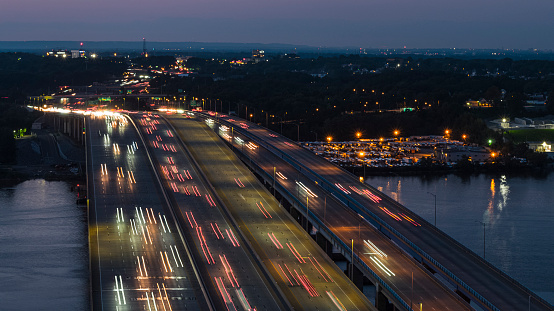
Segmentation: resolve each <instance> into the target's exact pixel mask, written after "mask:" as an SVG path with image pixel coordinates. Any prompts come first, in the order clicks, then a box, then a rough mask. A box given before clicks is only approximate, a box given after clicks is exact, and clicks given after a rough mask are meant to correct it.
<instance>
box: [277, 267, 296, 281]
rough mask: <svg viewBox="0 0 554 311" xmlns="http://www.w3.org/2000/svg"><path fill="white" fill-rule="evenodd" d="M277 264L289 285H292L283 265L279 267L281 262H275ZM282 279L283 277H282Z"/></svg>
mask: <svg viewBox="0 0 554 311" xmlns="http://www.w3.org/2000/svg"><path fill="white" fill-rule="evenodd" d="M277 265H278V266H279V269H281V272H282V273H283V275H284V276H285V277H286V278H287V281H289V284H290V286H294V284H293V283H292V282H291V280H290V278H289V277H288V275H287V274H286V273H285V270H283V267H281V264H277ZM281 278H282V277H281ZM283 281H284V279H283Z"/></svg>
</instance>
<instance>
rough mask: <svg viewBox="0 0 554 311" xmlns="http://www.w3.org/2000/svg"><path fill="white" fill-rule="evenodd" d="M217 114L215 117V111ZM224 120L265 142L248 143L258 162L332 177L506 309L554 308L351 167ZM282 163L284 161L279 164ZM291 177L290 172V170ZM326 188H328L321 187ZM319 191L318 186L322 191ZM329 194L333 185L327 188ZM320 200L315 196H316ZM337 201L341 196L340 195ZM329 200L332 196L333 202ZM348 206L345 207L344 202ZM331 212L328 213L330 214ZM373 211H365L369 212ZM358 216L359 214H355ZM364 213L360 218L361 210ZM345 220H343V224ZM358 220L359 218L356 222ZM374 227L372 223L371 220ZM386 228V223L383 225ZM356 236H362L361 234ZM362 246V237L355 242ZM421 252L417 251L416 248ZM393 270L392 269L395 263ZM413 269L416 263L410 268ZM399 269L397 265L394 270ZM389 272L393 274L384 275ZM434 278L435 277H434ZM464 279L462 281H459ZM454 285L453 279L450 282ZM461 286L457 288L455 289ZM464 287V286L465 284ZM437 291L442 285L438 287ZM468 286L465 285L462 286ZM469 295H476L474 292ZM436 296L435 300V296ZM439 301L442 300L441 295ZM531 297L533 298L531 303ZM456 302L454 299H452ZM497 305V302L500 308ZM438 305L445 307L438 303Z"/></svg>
mask: <svg viewBox="0 0 554 311" xmlns="http://www.w3.org/2000/svg"><path fill="white" fill-rule="evenodd" d="M212 118H213V117H212ZM220 120H223V121H224V122H223V123H224V124H226V126H228V127H231V126H232V127H234V130H235V131H236V132H235V133H236V134H238V133H244V134H245V135H247V136H248V138H249V139H248V140H246V139H245V140H246V141H250V140H253V141H254V143H256V144H259V145H260V148H257V149H255V150H251V149H248V148H247V149H246V150H245V151H246V153H247V154H248V155H249V156H251V157H252V158H253V159H255V162H256V163H257V164H260V165H262V167H263V168H264V170H265V171H266V172H268V173H272V172H273V167H276V166H277V167H278V170H281V169H282V170H284V168H282V167H284V166H282V165H285V166H286V165H288V166H289V167H290V163H291V162H294V163H295V164H297V166H299V167H302V168H304V169H303V170H301V171H300V172H296V171H290V173H289V174H291V173H292V174H296V175H297V177H296V178H295V177H292V179H297V180H299V179H301V177H300V176H302V175H304V174H305V175H306V176H307V177H308V178H307V179H308V180H307V181H305V185H307V186H308V187H309V188H310V189H312V191H316V190H317V189H318V188H319V189H321V187H319V186H316V185H315V184H314V182H313V180H314V179H315V180H320V182H321V180H325V181H326V182H327V185H326V189H327V190H330V188H329V186H331V187H332V189H331V190H332V191H331V192H333V193H335V194H337V195H338V196H340V197H342V198H343V199H342V200H340V201H342V202H344V201H345V200H346V201H347V203H348V205H350V206H355V207H358V208H360V207H361V208H362V209H363V210H365V211H368V212H370V213H368V214H371V213H372V214H374V215H376V216H377V217H378V218H379V219H380V221H381V220H382V221H384V223H385V224H386V225H387V226H390V227H391V228H392V229H393V230H394V231H396V232H397V233H399V234H400V235H402V236H404V237H407V238H408V239H409V240H410V241H411V242H412V243H413V244H415V245H416V246H417V247H418V248H419V249H420V250H422V251H423V252H424V253H426V254H428V255H429V256H430V257H431V258H433V259H434V260H436V261H437V262H438V263H439V264H440V265H442V266H443V267H444V268H445V269H446V270H448V271H450V272H451V273H452V274H453V275H455V276H456V277H457V278H459V279H461V280H462V281H463V282H465V284H467V286H468V287H470V288H472V289H473V290H474V291H476V292H477V293H478V294H480V295H482V296H483V297H484V298H485V300H488V301H489V302H491V303H492V305H494V307H496V308H498V309H500V310H513V309H516V310H520V309H521V310H523V309H527V308H528V307H529V306H530V305H532V306H533V308H535V309H536V310H551V309H552V307H551V306H550V305H548V303H546V302H544V301H542V300H541V299H540V298H538V297H537V296H536V295H535V294H533V293H532V292H531V291H529V290H528V289H526V288H525V287H523V286H521V285H520V284H519V283H517V282H515V281H514V280H512V279H511V278H509V277H507V276H506V275H504V274H502V273H501V272H499V270H497V269H495V268H493V267H492V266H490V265H489V264H488V263H487V262H485V261H484V260H482V259H481V258H480V257H478V256H477V255H475V254H474V253H473V252H471V251H469V250H468V249H466V248H464V247H463V246H461V245H460V244H458V243H457V242H455V241H453V240H452V239H450V238H449V237H448V236H446V235H445V234H444V233H442V232H440V231H439V230H438V229H436V228H435V227H434V226H432V225H431V224H429V223H427V222H426V221H425V220H423V219H421V218H420V217H418V216H417V215H415V214H414V213H412V212H411V211H409V210H408V209H406V208H405V207H403V206H401V205H400V204H398V203H397V202H395V201H393V200H392V199H390V198H388V197H386V196H385V195H384V194H382V193H380V192H379V191H377V190H375V189H373V188H371V187H369V186H368V185H365V184H362V183H360V182H359V181H358V180H357V178H356V177H355V176H352V175H351V174H348V173H346V172H345V171H344V170H342V169H341V168H339V167H337V166H335V165H333V164H331V163H329V162H327V161H326V160H325V159H323V158H321V157H318V156H316V155H314V154H313V153H312V152H310V151H309V150H306V149H304V148H302V147H300V146H298V145H297V144H296V143H294V142H292V141H290V140H288V139H286V138H284V137H282V136H280V135H277V134H275V133H273V132H271V131H268V130H267V129H265V128H263V127H260V126H258V125H256V124H253V123H250V122H247V121H244V120H241V119H237V118H230V117H227V116H223V117H220ZM264 146H265V147H267V148H268V149H270V150H271V152H267V150H265V149H264V148H261V147H264ZM279 158H286V159H287V160H288V161H287V162H286V164H285V163H284V162H278V159H279ZM275 163H279V164H275ZM289 177H290V176H289ZM279 182H280V183H282V184H283V185H284V186H285V187H286V186H287V181H284V180H282V179H281V180H279ZM290 186H291V185H289V186H288V189H291V187H290ZM321 190H323V189H321ZM316 193H317V192H316ZM324 193H326V194H327V195H328V194H329V193H330V192H329V191H324ZM312 201H315V200H312ZM335 201H336V202H337V203H338V201H339V200H335ZM313 203H314V204H312V202H310V206H312V207H313V208H314V209H316V211H317V213H318V217H320V218H326V219H327V221H329V215H330V214H329V213H330V211H331V209H330V208H329V207H330V206H329V205H327V208H326V211H324V212H323V213H320V211H321V210H320V209H317V203H316V202H313ZM328 203H329V202H328ZM342 205H343V208H342V210H344V204H342ZM325 213H326V215H325ZM368 214H365V215H366V217H368ZM354 218H355V217H354ZM358 218H360V217H359V216H358ZM340 223H342V224H343V225H340ZM340 223H337V224H336V225H333V226H332V227H334V228H335V229H338V228H342V230H343V231H344V232H348V233H350V235H351V234H352V231H353V230H352V229H354V228H353V227H352V224H353V223H352V221H350V222H348V221H346V220H343V221H341V222H340ZM354 223H355V222H354ZM366 223H367V222H365V219H362V221H360V226H363V225H364V224H366ZM367 227H368V228H369V227H371V226H367ZM381 229H382V228H381ZM362 230H363V229H361V228H360V231H361V232H360V231H359V234H358V236H359V237H361V238H358V240H359V241H360V243H359V246H358V247H359V248H360V247H363V245H364V244H362V243H364V242H363V241H365V240H366V239H365V238H363V231H362ZM382 231H384V232H386V234H388V235H390V236H392V237H394V239H395V240H396V241H398V242H399V243H400V241H401V238H399V236H398V235H396V233H394V232H391V231H390V230H387V229H385V230H382ZM348 239H355V238H354V237H347V240H348ZM355 241H356V240H355ZM354 247H355V248H356V243H355V245H354ZM409 247H411V246H409ZM413 253H416V256H417V252H412V254H413ZM424 262H425V263H426V264H429V265H430V266H431V267H432V268H433V269H435V270H439V269H440V268H439V267H436V266H434V265H433V264H430V263H429V260H424ZM375 267H376V270H377V271H379V269H380V268H379V267H377V266H375ZM399 267H408V266H405V265H402V264H401V265H400V266H399ZM391 270H392V269H391ZM404 270H411V269H404ZM392 271H393V272H394V270H392ZM406 272H408V274H410V273H409V271H403V273H402V274H401V275H405V274H406ZM383 277H385V278H387V277H388V278H389V279H390V276H387V275H383ZM399 278H401V277H399V276H398V275H395V278H394V279H399ZM421 280H422V278H420V277H416V275H415V274H414V282H415V283H414V286H413V287H414V294H413V295H414V296H415V295H416V293H415V288H422V287H421V286H422V285H423V284H417V285H416V283H417V282H418V281H420V282H421ZM389 281H391V282H392V284H398V283H396V281H395V280H389ZM449 281H450V283H451V284H452V283H453V284H456V283H457V281H454V280H449ZM405 283H406V282H405V281H402V282H401V284H405ZM429 284H430V283H429ZM458 285H459V284H458ZM397 286H398V289H399V291H400V292H402V293H404V294H403V295H404V297H405V298H404V300H405V301H413V300H414V299H417V298H412V297H410V296H412V294H411V293H412V288H411V286H410V287H409V288H406V286H402V285H397ZM448 286H449V287H451V288H452V287H453V286H452V285H448ZM455 289H456V288H452V290H455ZM458 289H460V290H461V289H462V288H461V286H460V287H459V288H458ZM435 292H436V291H435ZM462 292H463V290H462ZM468 296H470V295H469V294H468ZM429 298H430V297H425V295H422V296H421V297H420V298H419V299H421V300H422V301H425V302H424V305H425V303H427V304H429V303H430V301H429ZM475 299H476V298H475V297H472V300H475ZM431 301H432V300H431ZM437 301H438V300H437ZM530 301H531V303H530ZM449 305H450V304H449ZM494 307H493V308H494ZM437 310H442V309H441V308H437Z"/></svg>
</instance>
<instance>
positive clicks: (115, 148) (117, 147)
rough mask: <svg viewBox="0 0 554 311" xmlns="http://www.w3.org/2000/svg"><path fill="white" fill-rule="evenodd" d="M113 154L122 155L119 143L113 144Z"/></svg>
mask: <svg viewBox="0 0 554 311" xmlns="http://www.w3.org/2000/svg"><path fill="white" fill-rule="evenodd" d="M113 153H115V154H120V153H121V151H120V150H119V145H118V144H117V143H114V144H113Z"/></svg>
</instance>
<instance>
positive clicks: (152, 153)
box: [85, 113, 376, 310]
mask: <svg viewBox="0 0 554 311" xmlns="http://www.w3.org/2000/svg"><path fill="white" fill-rule="evenodd" d="M192 124H193V125H196V129H197V130H201V131H205V130H206V128H205V127H200V128H198V125H199V123H198V122H197V121H195V122H194V123H192ZM85 125H86V136H85V137H86V140H87V142H86V146H87V179H88V187H89V198H90V200H89V205H88V206H89V237H90V255H91V261H90V263H91V289H92V292H91V304H92V309H93V310H162V309H163V310H376V308H375V307H374V306H373V305H372V303H371V302H370V301H369V300H368V299H367V298H366V297H365V296H364V295H363V293H362V292H361V291H359V290H358V289H357V288H356V287H355V286H353V284H352V283H351V282H350V281H349V280H348V278H347V277H346V276H345V275H344V274H343V273H342V271H340V270H339V269H338V268H337V267H336V266H335V265H334V263H333V262H332V261H331V260H330V259H329V258H328V257H327V256H326V255H325V254H324V252H323V251H321V249H319V247H318V246H317V244H316V243H315V242H314V241H313V240H312V239H311V238H310V236H309V235H308V234H307V233H306V232H304V231H303V230H302V228H301V227H300V226H299V225H298V224H297V223H296V222H294V221H293V220H292V219H291V218H290V216H289V215H288V214H287V213H286V212H284V211H283V210H282V209H281V208H280V207H279V204H278V203H277V201H275V199H274V198H273V197H272V196H271V195H270V194H269V192H268V191H267V190H266V189H265V188H263V186H262V185H261V183H260V182H259V181H258V180H257V179H256V178H254V177H253V175H252V174H251V173H250V172H249V171H248V170H247V169H246V167H245V166H244V165H243V164H242V163H240V162H239V161H237V160H236V159H235V157H234V155H233V154H232V153H231V152H230V151H229V150H228V149H227V151H228V153H227V154H226V155H225V154H224V156H226V157H227V160H226V161H221V160H222V159H220V155H219V154H218V153H216V154H213V156H214V157H213V158H212V160H214V161H219V162H220V163H225V165H231V166H233V167H235V170H232V169H228V168H224V169H225V175H226V176H225V178H223V174H222V175H221V176H219V177H221V178H216V179H214V178H208V177H207V176H209V175H208V174H206V173H205V172H204V171H203V170H205V167H206V166H205V165H206V163H202V164H199V163H198V162H196V159H198V152H199V151H198V150H202V149H198V150H197V148H195V150H197V151H195V152H190V151H189V150H188V149H187V147H186V146H185V145H184V142H183V140H182V138H183V137H189V136H190V135H187V134H186V132H185V133H181V134H183V135H178V133H177V130H175V128H173V127H172V126H171V125H170V124H169V123H168V122H167V121H166V120H165V119H163V118H160V117H159V116H158V115H155V114H140V113H139V114H131V115H129V116H123V115H117V114H114V115H111V114H108V115H97V116H90V117H87V118H86V123H85ZM200 125H201V124H200ZM208 133H211V132H209V131H208ZM198 137H201V136H198ZM214 137H215V136H214V135H213V133H212V137H211V138H212V139H213V138H214ZM215 139H216V140H217V141H218V142H219V145H216V148H221V147H223V148H227V147H225V145H223V143H222V142H221V141H220V140H219V139H218V138H217V137H215ZM209 148H214V147H213V146H210V147H209ZM200 152H202V151H200ZM194 153H196V154H197V157H196V159H195V158H193V157H192V154H194ZM201 158H206V157H203V156H202V157H201ZM218 159H219V160H218ZM233 159H234V160H235V162H233V161H232V160H233ZM202 165H204V166H202ZM201 167H202V168H203V170H201V169H200V168H201ZM206 171H207V172H209V170H206ZM212 173H213V172H212ZM231 181H232V184H231ZM231 185H232V187H233V188H232V189H229V188H230V186H231ZM237 198H240V200H241V201H242V202H239V201H238V199H237ZM233 201H234V202H233Z"/></svg>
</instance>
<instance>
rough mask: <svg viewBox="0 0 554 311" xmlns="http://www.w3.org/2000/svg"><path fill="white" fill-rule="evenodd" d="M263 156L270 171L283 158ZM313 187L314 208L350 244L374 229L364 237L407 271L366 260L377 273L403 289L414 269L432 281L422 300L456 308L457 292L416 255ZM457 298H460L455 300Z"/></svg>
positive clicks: (287, 171)
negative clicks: (446, 287) (388, 270)
mask: <svg viewBox="0 0 554 311" xmlns="http://www.w3.org/2000/svg"><path fill="white" fill-rule="evenodd" d="M260 158H261V159H263V160H260V161H264V160H266V161H265V162H264V163H262V168H264V169H265V170H266V172H268V173H269V171H273V167H272V165H275V163H276V162H278V161H280V160H278V159H276V158H275V159H271V155H269V154H267V155H265V156H261V157H260ZM264 164H265V165H264ZM276 166H277V167H278V168H279V169H280V171H281V172H283V173H284V175H285V176H293V175H294V174H295V173H296V170H295V169H294V168H292V167H290V166H289V165H287V164H286V163H285V162H280V163H279V164H277V165H276ZM300 176H301V177H300V179H301V181H302V182H303V183H304V184H305V185H310V183H313V182H312V181H310V180H308V179H307V178H306V177H304V176H303V175H300ZM280 182H281V183H282V184H284V186H285V187H287V188H288V190H289V191H290V192H291V193H294V192H295V191H298V187H297V186H296V184H295V183H294V181H292V178H289V179H287V180H281V181H280ZM309 188H310V189H311V190H312V189H313V190H312V191H314V192H315V193H316V194H317V195H318V197H317V198H311V199H310V200H309V206H310V211H312V212H314V213H315V214H317V215H318V217H319V218H320V219H325V220H326V223H327V225H328V226H329V227H330V228H331V229H332V230H333V231H334V232H335V233H336V234H337V235H338V236H339V237H340V238H341V239H342V241H343V242H345V243H346V244H348V245H349V244H350V243H349V242H350V240H351V239H354V240H355V247H354V248H355V250H356V249H360V247H365V245H363V244H362V243H363V242H360V241H359V240H360V239H359V235H360V234H359V232H358V230H359V228H360V226H361V228H362V233H363V232H366V234H367V233H370V234H369V235H367V236H364V235H361V237H362V240H370V241H371V242H374V243H375V244H376V245H377V246H378V248H379V249H383V250H384V251H385V253H387V254H389V253H391V254H396V255H395V256H388V257H387V261H391V262H393V267H395V269H394V270H393V271H396V270H401V271H403V273H400V274H399V275H397V276H394V277H391V276H389V275H387V274H386V273H385V272H384V271H382V269H381V268H380V267H379V264H377V263H375V262H374V261H371V260H364V261H365V262H366V264H368V265H369V266H370V267H375V269H376V273H377V274H378V275H380V277H381V278H382V279H385V280H389V281H390V282H391V283H389V284H394V286H393V287H395V288H397V289H399V290H405V289H406V288H408V289H411V271H413V272H414V282H415V281H416V280H426V281H425V282H423V284H428V285H421V286H420V288H421V287H424V288H426V289H427V290H426V291H424V292H423V293H421V297H419V300H420V301H425V303H426V304H427V303H430V302H434V303H432V304H433V306H436V307H437V309H440V308H442V309H447V308H452V305H453V304H454V305H457V303H458V301H457V300H456V299H453V298H454V297H453V294H452V293H451V292H450V291H448V290H444V289H442V285H441V284H439V283H438V282H437V280H436V279H434V278H433V277H430V276H429V275H428V273H427V272H426V271H423V270H421V269H422V268H421V267H420V266H419V265H418V264H415V263H414V261H413V259H412V258H406V257H405V256H406V255H405V254H404V253H403V252H402V251H400V250H399V249H398V247H397V246H395V245H393V244H392V243H391V242H390V240H389V239H388V238H386V237H384V236H383V235H382V233H380V232H378V231H377V230H375V229H374V228H373V227H372V226H370V225H368V224H367V223H366V222H365V220H363V219H362V218H361V217H360V216H358V215H357V214H355V213H353V212H352V211H351V210H350V209H348V208H346V207H343V206H342V204H340V203H339V202H338V201H336V200H335V199H334V198H333V197H332V196H327V198H326V201H327V208H325V206H324V205H325V203H324V200H325V196H326V195H325V193H324V192H323V191H322V190H321V189H319V188H318V187H315V185H311V186H310V187H309ZM322 201H323V202H322ZM364 230H365V231H364ZM364 259H370V258H364ZM407 267H411V268H409V269H408V270H409V271H408V270H407ZM402 277H403V280H402V281H400V282H398V280H399V279H400V278H402ZM429 282H430V283H429ZM398 283H399V284H398ZM408 292H409V291H408ZM399 293H403V292H399ZM410 298H411V297H409V296H404V297H403V299H405V301H409V300H410ZM414 298H416V299H417V298H418V297H417V296H415V297H414ZM433 299H436V301H433ZM445 300H446V301H450V302H451V303H444V301H445ZM453 300H456V301H455V302H452V301H453ZM457 308H464V306H463V304H462V305H461V306H458V307H454V309H457Z"/></svg>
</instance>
